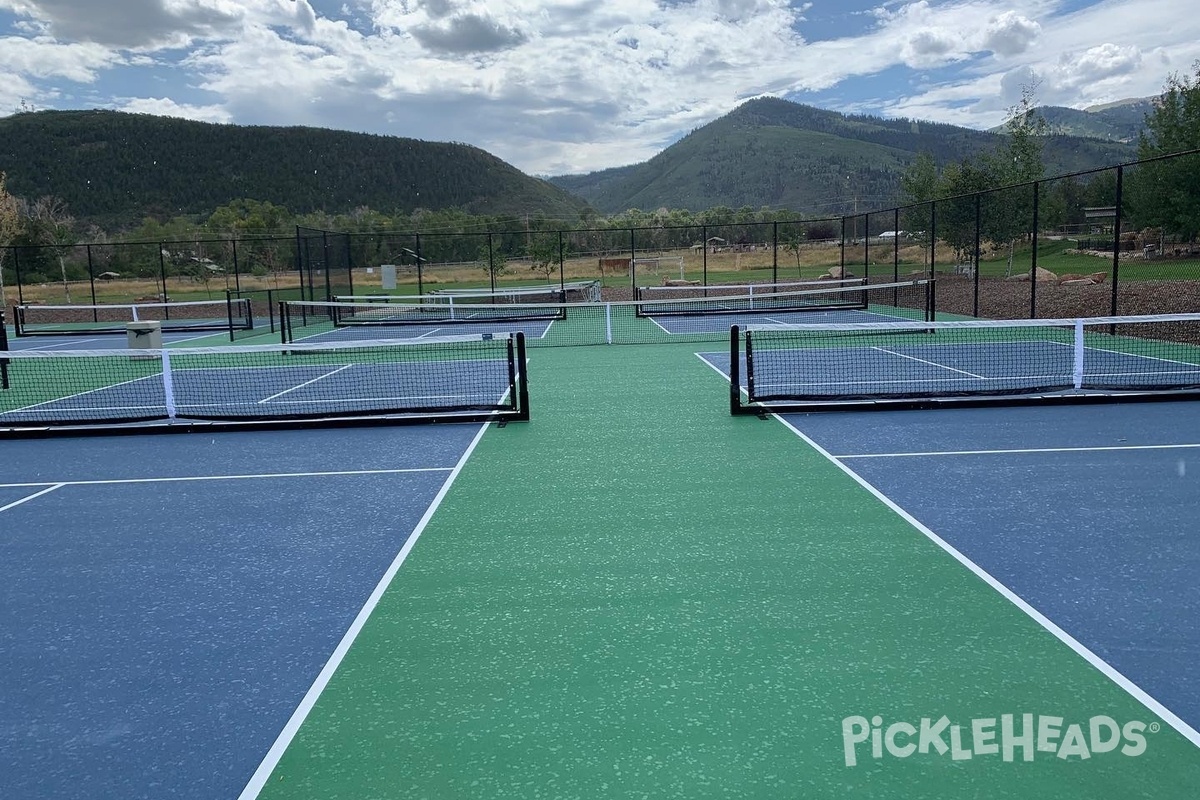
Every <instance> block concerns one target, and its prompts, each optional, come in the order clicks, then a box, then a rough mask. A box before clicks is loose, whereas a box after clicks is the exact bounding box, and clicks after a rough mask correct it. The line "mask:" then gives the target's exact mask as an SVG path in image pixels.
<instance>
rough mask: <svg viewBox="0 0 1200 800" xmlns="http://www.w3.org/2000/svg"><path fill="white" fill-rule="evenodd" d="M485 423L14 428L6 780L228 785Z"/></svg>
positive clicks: (308, 681)
mask: <svg viewBox="0 0 1200 800" xmlns="http://www.w3.org/2000/svg"><path fill="white" fill-rule="evenodd" d="M480 431H481V428H480V426H478V425H446V426H429V427H417V428H389V427H384V428H371V429H361V430H359V429H354V430H325V431H307V432H305V434H304V436H303V437H302V438H298V437H296V436H295V435H294V434H291V435H289V434H287V433H285V432H260V433H252V432H243V433H236V434H215V435H214V434H207V435H201V434H192V435H188V436H169V437H129V438H126V437H120V438H116V439H110V440H106V441H105V442H104V447H85V446H81V442H80V440H75V439H54V440H38V441H9V442H5V443H4V445H3V452H4V458H3V459H0V529H2V530H3V532H4V535H3V536H0V587H2V588H0V592H2V593H3V595H2V596H3V608H4V612H5V613H4V614H3V615H2V616H0V674H3V676H4V680H3V681H0V797H3V798H13V800H17V799H18V798H32V797H64V798H65V797H81V798H83V797H86V798H93V799H100V798H113V799H114V800H115V799H117V798H131V797H188V798H214V797H235V796H237V794H238V792H240V791H241V789H242V788H243V787H244V786H245V784H246V781H247V779H248V778H249V776H250V775H251V774H252V773H253V772H254V770H255V768H256V767H257V766H258V764H259V762H260V761H261V759H262V758H263V754H264V753H266V752H267V750H268V749H269V748H270V746H271V744H272V742H273V741H274V739H275V738H276V736H277V735H278V734H279V731H280V730H282V729H283V727H284V725H285V723H286V722H287V720H288V718H289V716H290V715H291V714H292V713H293V711H294V710H295V709H296V707H297V704H298V703H299V702H300V700H301V698H302V697H303V696H304V694H305V692H306V691H307V690H308V689H309V687H310V686H311V685H312V684H313V681H314V679H315V678H316V676H317V675H318V673H319V672H320V670H321V669H322V667H323V665H324V664H325V663H326V661H327V660H329V659H330V657H331V655H332V654H334V653H335V650H336V648H337V647H338V645H339V641H341V639H342V637H343V636H344V635H347V631H350V630H352V629H354V626H355V625H356V624H361V619H360V614H361V612H363V611H364V608H365V607H369V606H370V605H371V604H373V600H372V598H373V597H375V596H377V595H373V593H375V592H378V591H381V590H382V587H383V586H384V585H385V584H386V580H387V579H389V578H390V574H391V573H392V572H394V570H395V569H396V568H397V567H398V566H399V563H400V562H401V561H402V560H403V557H404V555H405V554H406V553H407V548H408V547H411V546H412V544H413V542H414V540H415V535H414V534H419V531H420V529H421V528H422V527H423V524H424V522H423V518H424V515H426V513H427V510H429V509H430V507H431V504H434V505H436V502H437V501H438V499H439V497H440V495H439V492H442V491H444V487H446V486H448V485H449V482H450V481H452V480H453V476H454V475H455V474H456V467H458V466H460V465H461V463H462V462H463V461H464V460H465V458H466V455H467V454H468V453H469V452H470V449H471V448H472V447H473V446H474V442H475V441H477V436H478V435H479V433H480ZM314 454H322V455H320V456H317V457H314ZM314 463H320V464H322V465H324V469H323V470H322V471H314V467H313V465H314Z"/></svg>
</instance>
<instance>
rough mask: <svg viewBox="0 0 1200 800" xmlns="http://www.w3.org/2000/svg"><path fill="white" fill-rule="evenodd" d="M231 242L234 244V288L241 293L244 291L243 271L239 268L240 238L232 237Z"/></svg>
mask: <svg viewBox="0 0 1200 800" xmlns="http://www.w3.org/2000/svg"><path fill="white" fill-rule="evenodd" d="M229 243H230V244H231V245H232V246H233V288H234V290H235V291H237V292H238V293H239V294H240V293H241V291H242V275H241V271H240V270H239V269H238V255H237V243H238V240H237V239H230V240H229Z"/></svg>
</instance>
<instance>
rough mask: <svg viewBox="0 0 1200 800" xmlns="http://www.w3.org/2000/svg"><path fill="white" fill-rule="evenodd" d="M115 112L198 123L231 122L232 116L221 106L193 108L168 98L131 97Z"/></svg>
mask: <svg viewBox="0 0 1200 800" xmlns="http://www.w3.org/2000/svg"><path fill="white" fill-rule="evenodd" d="M116 110H118V111H128V112H129V113H131V114H154V115H155V116H160V117H180V118H183V119H194V120H199V121H200V122H231V121H232V119H233V118H232V116H231V115H230V114H229V112H228V111H226V110H225V109H224V108H222V107H221V106H193V105H186V104H181V103H177V102H175V101H174V100H172V99H171V98H169V97H132V98H128V99H125V100H123V101H121V102H120V103H119V104H118V105H117V107H116Z"/></svg>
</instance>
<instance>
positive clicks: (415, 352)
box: [0, 335, 528, 429]
mask: <svg viewBox="0 0 1200 800" xmlns="http://www.w3.org/2000/svg"><path fill="white" fill-rule="evenodd" d="M523 352H524V344H523V341H522V340H521V337H520V336H519V335H518V336H515V337H488V336H457V337H442V338H437V339H422V340H420V341H412V342H403V341H383V342H361V343H353V344H337V343H334V344H321V343H316V344H307V345H289V346H287V347H283V346H281V345H257V346H243V347H197V348H178V349H171V350H151V349H135V350H125V349H121V350H117V349H111V350H34V349H27V350H15V351H10V352H5V353H2V354H0V363H2V364H3V366H5V367H6V369H5V372H6V374H7V381H6V386H5V388H4V390H3V391H0V428H4V429H14V428H22V427H30V426H47V425H113V424H122V423H136V422H146V421H167V422H173V421H179V420H233V421H241V422H247V421H276V422H278V421H290V420H311V419H323V420H324V419H328V420H334V419H345V418H355V417H363V416H373V417H378V416H393V417H408V418H423V417H430V418H443V417H447V418H449V417H454V416H456V415H460V416H465V417H466V418H471V419H476V418H480V417H481V415H482V416H483V417H486V418H502V417H506V416H507V417H515V418H527V415H528V408H527V405H526V398H525V393H524V392H522V391H519V389H520V388H521V386H523V376H524V359H523V358H521V356H520V354H521V353H523ZM519 379H520V380H521V381H522V384H521V386H518V380H519Z"/></svg>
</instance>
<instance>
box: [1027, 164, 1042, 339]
mask: <svg viewBox="0 0 1200 800" xmlns="http://www.w3.org/2000/svg"><path fill="white" fill-rule="evenodd" d="M1041 194H1042V193H1041V185H1040V184H1039V183H1038V182H1037V181H1034V182H1033V254H1032V255H1031V256H1030V259H1029V318H1030V319H1037V270H1038V252H1037V251H1038V198H1039V197H1040V196H1041Z"/></svg>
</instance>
